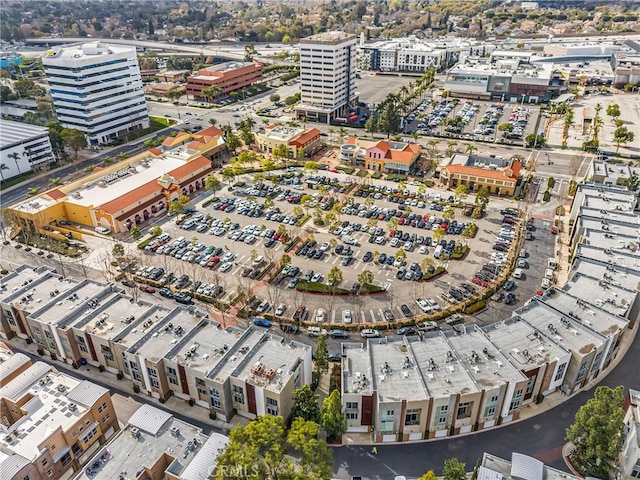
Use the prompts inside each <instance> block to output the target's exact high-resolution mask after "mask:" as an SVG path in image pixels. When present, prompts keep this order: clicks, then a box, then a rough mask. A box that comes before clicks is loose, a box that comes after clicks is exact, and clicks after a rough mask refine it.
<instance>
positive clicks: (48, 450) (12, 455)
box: [0, 362, 120, 480]
mask: <svg viewBox="0 0 640 480" xmlns="http://www.w3.org/2000/svg"><path fill="white" fill-rule="evenodd" d="M30 363H31V362H29V366H28V368H26V369H24V370H23V371H22V372H21V373H19V374H18V375H15V376H14V378H13V379H11V380H8V381H6V382H3V383H2V388H0V405H1V406H2V415H3V423H2V425H0V433H1V434H2V438H1V439H0V446H1V447H2V449H1V450H0V471H2V472H3V478H7V479H9V480H24V479H25V478H29V480H44V479H54V480H55V479H59V478H69V475H70V474H71V473H72V472H78V471H80V470H81V469H82V467H83V465H84V464H85V463H86V462H87V461H88V460H89V458H91V457H92V456H93V455H94V453H95V452H96V450H97V449H99V448H100V446H101V445H104V444H105V443H106V442H107V441H108V440H109V439H110V438H111V437H113V436H114V434H115V433H116V432H118V431H119V430H120V427H119V425H118V419H117V416H116V412H115V409H114V407H113V403H112V402H111V395H110V394H109V391H108V390H107V389H106V388H103V387H100V386H98V385H96V384H93V383H91V382H89V381H86V380H83V381H81V380H78V379H76V378H73V377H71V376H68V375H65V374H62V373H58V372H56V371H55V370H54V369H53V368H52V367H51V366H50V365H48V364H46V363H44V362H36V363H34V364H30Z"/></svg>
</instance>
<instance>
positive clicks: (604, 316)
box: [534, 283, 629, 337]
mask: <svg viewBox="0 0 640 480" xmlns="http://www.w3.org/2000/svg"><path fill="white" fill-rule="evenodd" d="M594 285H595V287H594V286H592V287H591V288H592V289H593V290H592V291H593V293H594V294H593V296H592V297H591V299H592V300H591V301H589V302H586V301H584V300H582V299H581V298H579V297H576V296H574V295H571V294H569V293H568V292H566V291H564V290H560V289H557V288H550V289H549V290H547V291H546V292H545V294H544V295H543V296H541V297H536V299H534V301H541V302H543V303H545V304H547V305H549V306H551V307H553V308H555V309H556V310H557V311H558V312H560V313H563V314H568V315H569V316H570V317H571V320H572V321H574V322H575V323H578V324H581V325H582V326H584V327H588V329H589V330H592V331H594V332H598V333H599V334H600V335H602V336H603V337H609V336H611V335H614V334H616V333H617V332H619V331H620V330H623V329H624V328H626V327H627V326H628V324H629V321H628V320H627V319H625V318H622V317H621V316H619V315H617V314H613V313H609V312H608V311H606V309H602V308H600V307H599V305H596V302H597V301H598V300H601V301H602V302H604V300H602V299H601V298H599V296H598V294H597V293H596V292H595V289H596V287H597V286H598V284H597V283H595V284H594ZM566 328H568V329H570V327H569V326H568V325H567V326H566Z"/></svg>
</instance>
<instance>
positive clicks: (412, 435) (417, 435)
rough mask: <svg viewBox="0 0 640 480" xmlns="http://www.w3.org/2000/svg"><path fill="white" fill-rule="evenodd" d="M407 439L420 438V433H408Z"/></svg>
mask: <svg viewBox="0 0 640 480" xmlns="http://www.w3.org/2000/svg"><path fill="white" fill-rule="evenodd" d="M409 440H422V433H420V432H415V433H410V434H409Z"/></svg>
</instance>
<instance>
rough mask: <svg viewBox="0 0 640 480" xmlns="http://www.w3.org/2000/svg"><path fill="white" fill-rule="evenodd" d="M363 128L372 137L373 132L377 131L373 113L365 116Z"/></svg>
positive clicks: (376, 122)
mask: <svg viewBox="0 0 640 480" xmlns="http://www.w3.org/2000/svg"><path fill="white" fill-rule="evenodd" d="M364 129H365V131H366V132H367V133H370V134H371V136H372V137H373V134H374V133H376V132H377V131H378V120H377V119H376V117H375V115H371V116H370V117H369V118H367V121H366V122H365V123H364Z"/></svg>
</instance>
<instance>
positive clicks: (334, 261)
mask: <svg viewBox="0 0 640 480" xmlns="http://www.w3.org/2000/svg"><path fill="white" fill-rule="evenodd" d="M338 260H339V257H336V258H334V259H333V262H331V264H332V265H335V264H336V262H337V261H338Z"/></svg>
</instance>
